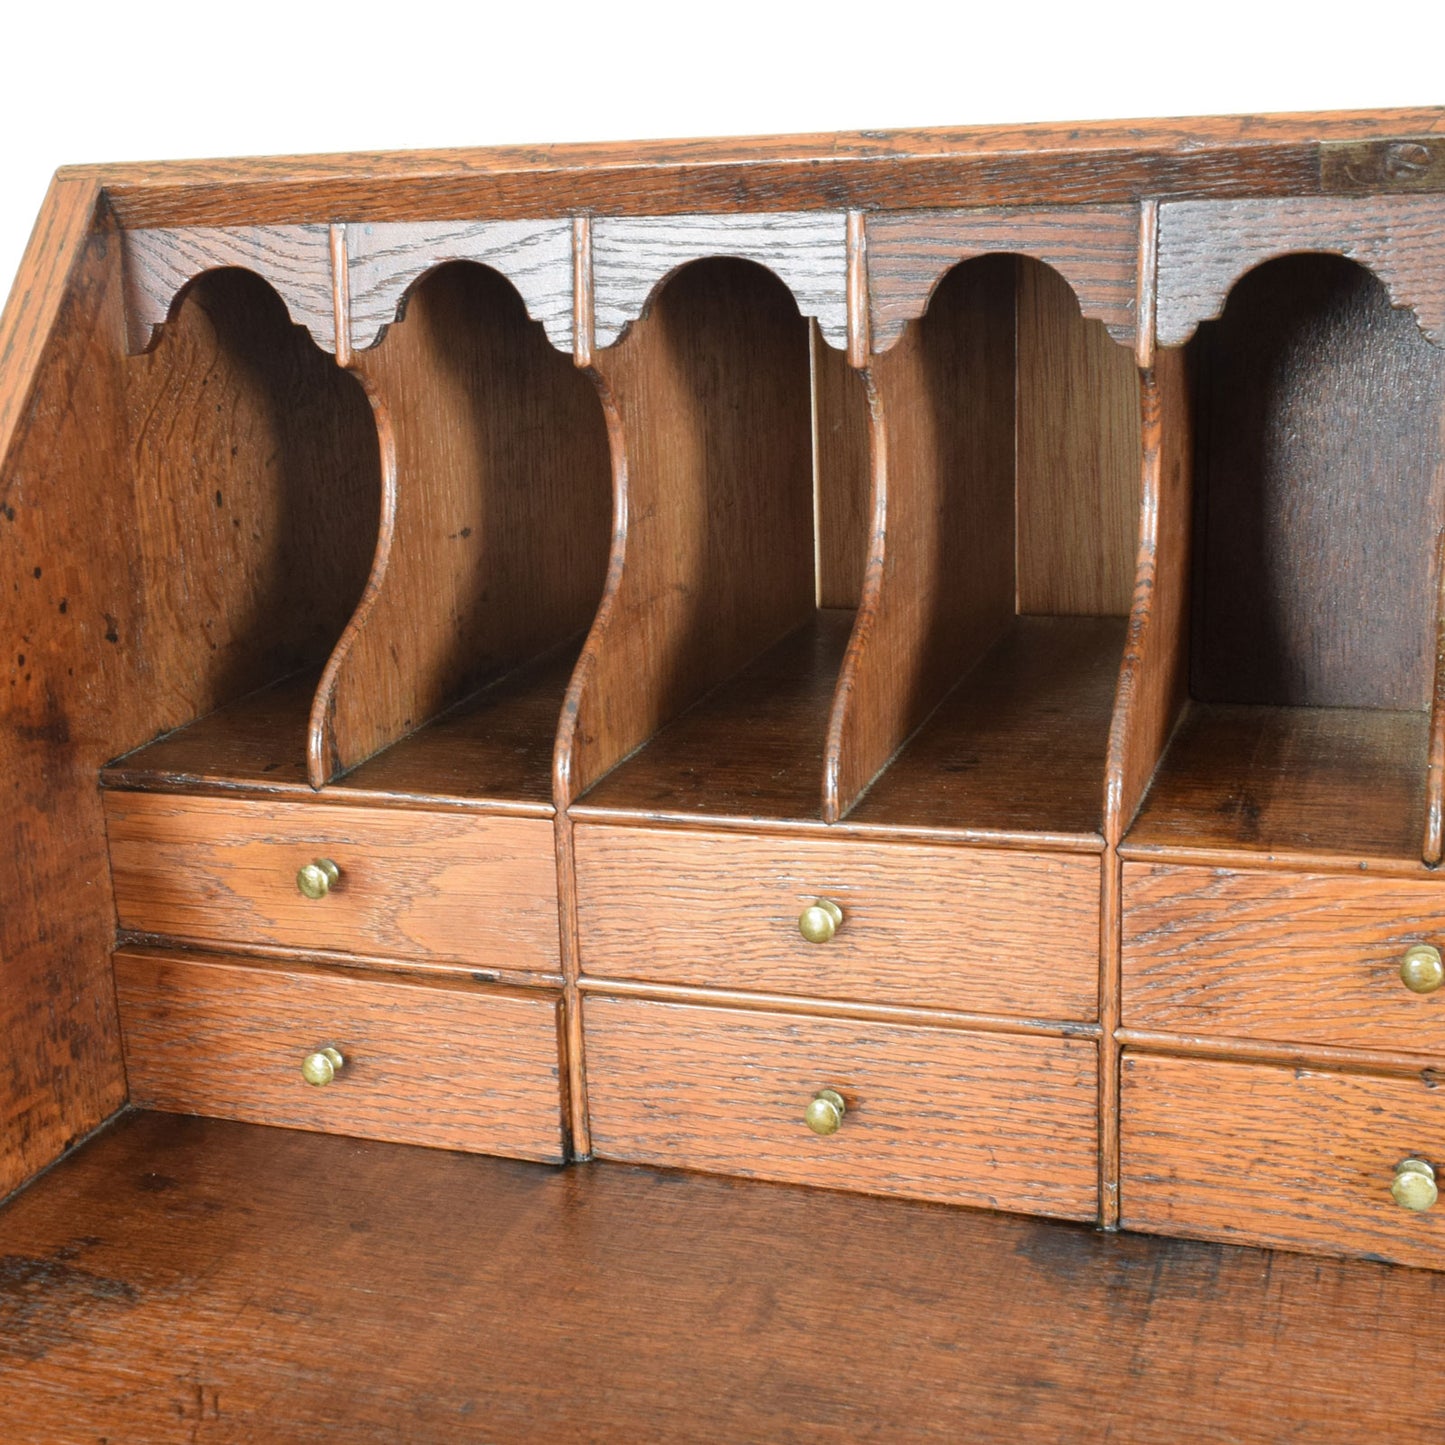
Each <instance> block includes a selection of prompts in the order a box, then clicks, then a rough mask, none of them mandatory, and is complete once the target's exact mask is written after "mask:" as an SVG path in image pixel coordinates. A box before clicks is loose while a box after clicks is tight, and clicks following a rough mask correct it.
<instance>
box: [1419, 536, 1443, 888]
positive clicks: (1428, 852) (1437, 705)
mask: <svg viewBox="0 0 1445 1445" xmlns="http://www.w3.org/2000/svg"><path fill="white" fill-rule="evenodd" d="M1435 589H1436V597H1435V685H1434V687H1433V688H1432V690H1431V694H1430V751H1429V755H1428V761H1427V764H1426V771H1425V841H1424V844H1423V846H1422V847H1421V850H1420V853H1421V857H1422V859H1423V860H1424V862H1425V864H1426V866H1427V867H1430V868H1433V867H1435V866H1436V865H1437V864H1439V862H1440V860H1441V858H1442V857H1445V527H1442V528H1441V529H1440V534H1439V537H1438V539H1437V541H1436V545H1435Z"/></svg>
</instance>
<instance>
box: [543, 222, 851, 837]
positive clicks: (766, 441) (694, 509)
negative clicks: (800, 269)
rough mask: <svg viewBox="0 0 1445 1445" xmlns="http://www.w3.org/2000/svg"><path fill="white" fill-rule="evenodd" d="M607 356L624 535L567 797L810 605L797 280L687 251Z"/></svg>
mask: <svg viewBox="0 0 1445 1445" xmlns="http://www.w3.org/2000/svg"><path fill="white" fill-rule="evenodd" d="M594 229H595V228H594ZM840 234H841V232H840ZM594 250H595V239H594ZM595 261H596V258H595V255H594V265H595ZM595 365H596V368H597V371H598V373H599V378H600V382H601V386H602V390H603V396H604V402H605V405H606V406H607V408H608V411H609V428H610V431H611V435H612V445H613V457H614V463H615V465H616V466H617V468H618V470H619V485H620V486H621V487H622V488H623V490H622V491H621V492H620V494H619V500H618V513H617V516H618V526H619V532H620V535H619V536H618V537H617V539H616V542H615V546H614V552H613V558H612V570H611V573H610V575H609V578H608V584H607V591H606V595H605V597H604V600H603V602H602V605H601V608H600V610H599V612H598V616H597V621H596V624H595V625H594V627H593V630H592V633H591V635H590V637H589V638H588V641H587V645H586V647H585V648H584V650H583V654H582V658H581V661H580V662H579V664H578V668H577V672H576V674H575V675H574V678H573V682H572V688H571V692H570V693H569V696H568V701H567V706H566V710H565V712H564V715H563V721H562V728H561V731H560V734H559V738H558V749H557V799H558V803H559V805H560V806H565V805H566V804H567V803H569V802H571V801H572V800H573V799H574V798H576V797H578V796H580V795H581V794H582V793H584V792H586V791H587V789H588V788H589V787H591V785H592V784H593V783H595V782H596V781H597V780H598V779H599V778H601V777H602V776H603V775H604V774H605V773H607V772H608V771H609V770H610V769H611V768H613V767H614V766H615V765H616V764H617V763H618V762H619V761H620V760H621V759H622V758H624V757H626V756H627V755H628V754H629V753H631V752H632V751H633V750H634V749H636V748H637V747H639V746H640V745H641V744H642V743H644V742H645V741H646V740H647V739H648V738H649V737H651V736H652V734H653V733H654V732H656V731H657V729H658V728H659V727H660V726H661V725H662V724H664V723H665V722H667V721H668V720H669V719H671V718H673V717H675V716H676V715H677V714H678V713H679V712H681V711H682V710H683V709H685V708H686V707H688V706H689V705H690V704H691V703H693V702H695V701H696V700H697V699H698V697H699V696H701V695H702V694H703V693H705V692H706V691H708V689H709V688H712V687H714V686H716V685H717V684H718V683H720V682H722V681H724V680H725V679H726V678H729V677H731V676H732V675H733V674H735V673H737V672H738V671H739V669H741V668H743V667H744V666H746V664H748V663H749V662H751V661H753V660H754V659H755V658H757V657H758V656H759V655H760V654H761V653H763V652H764V651H765V650H766V649H767V648H768V647H769V646H770V645H771V644H773V643H774V642H777V641H778V640H779V639H781V638H783V637H785V636H786V635H787V634H788V633H790V632H792V631H794V630H795V629H797V628H798V627H800V626H801V625H802V624H803V623H804V622H806V621H807V619H808V618H809V617H810V615H811V614H812V610H813V604H814V592H815V581H814V559H813V516H812V512H813V505H812V492H813V487H812V415H811V413H812V407H811V401H810V390H811V388H810V381H809V368H808V327H807V324H806V323H805V322H804V321H803V319H802V318H801V317H800V316H799V315H798V311H797V307H796V305H795V304H794V302H793V299H792V297H791V295H790V294H789V292H788V291H787V290H786V288H785V287H784V286H783V285H782V283H781V282H780V281H778V280H777V279H776V278H775V277H773V276H771V275H770V274H769V273H767V272H765V271H763V270H762V269H761V268H759V267H757V266H754V265H752V264H750V263H747V262H741V261H735V260H714V261H703V262H698V263H696V264H694V265H691V266H686V267H684V268H683V270H681V271H680V272H678V273H677V274H676V275H675V276H674V277H673V279H672V280H671V281H670V282H669V283H668V284H667V285H666V286H664V287H663V288H662V290H661V291H660V292H658V293H657V295H656V296H655V298H654V300H653V303H652V308H651V310H650V312H649V313H648V315H647V316H646V317H644V318H643V320H641V321H640V322H638V323H637V324H636V325H634V326H633V327H632V328H631V329H630V331H629V332H628V335H627V336H626V337H625V338H624V339H623V341H621V342H620V343H618V344H617V345H616V346H613V347H609V348H608V349H606V350H605V351H599V352H598V353H597V356H596V360H595ZM821 733H822V729H821V727H820V729H819V745H820V746H821ZM805 745H806V744H805ZM713 756H714V755H713V754H700V755H698V757H697V758H695V759H694V763H696V764H700V763H702V762H703V761H704V760H705V759H706V761H709V762H710V761H712V758H713ZM820 785H821V767H820V768H819V771H818V776H817V778H815V780H814V785H813V791H814V793H815V795H816V794H817V793H818V792H819V791H820V790H821V787H820ZM816 807H817V804H816V802H815V803H813V804H812V805H811V806H810V807H809V809H808V811H809V812H810V813H811V812H813V811H814V810H815V809H816Z"/></svg>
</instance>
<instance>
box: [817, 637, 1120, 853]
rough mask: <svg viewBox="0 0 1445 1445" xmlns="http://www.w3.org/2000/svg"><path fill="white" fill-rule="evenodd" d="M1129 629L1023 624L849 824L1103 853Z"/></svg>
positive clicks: (947, 703)
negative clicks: (1023, 838) (1112, 740)
mask: <svg viewBox="0 0 1445 1445" xmlns="http://www.w3.org/2000/svg"><path fill="white" fill-rule="evenodd" d="M1127 625H1128V624H1127V622H1126V620H1125V619H1124V618H1122V617H1020V618H1017V619H1016V620H1015V621H1014V622H1013V623H1011V624H1010V626H1009V628H1008V630H1007V632H1006V633H1005V634H1004V636H1003V637H1002V638H1001V639H1000V640H999V641H998V642H997V643H996V644H995V645H994V647H993V648H992V649H991V650H990V651H989V653H988V654H987V655H986V656H985V657H984V659H983V661H982V662H980V663H979V665H978V666H977V667H976V668H974V669H973V670H972V671H971V672H970V673H969V674H968V675H967V676H966V677H965V678H964V679H963V680H962V681H961V682H960V683H959V684H958V685H957V686H956V687H955V688H954V689H953V691H952V692H950V693H949V694H948V696H947V697H946V698H944V700H943V702H942V703H941V704H940V705H939V707H938V708H937V709H936V710H935V712H934V713H933V715H932V716H931V717H929V718H928V719H927V721H926V722H925V723H924V724H923V726H922V727H921V728H919V730H918V731H917V732H916V733H915V734H914V735H913V737H912V738H910V739H909V740H908V742H907V743H906V744H904V746H903V749H902V750H901V751H900V752H899V754H898V755H897V757H896V758H895V759H894V760H893V762H892V763H891V764H890V765H889V767H888V768H887V769H886V770H885V771H884V772H883V773H882V774H881V775H880V776H879V777H878V779H877V780H876V781H875V782H874V783H873V785H872V787H871V788H870V789H869V790H868V791H867V792H866V793H865V794H864V795H863V797H862V800H861V801H860V802H859V803H858V805H857V807H855V808H854V809H853V811H852V812H851V813H850V814H849V815H848V817H847V819H846V821H847V822H848V823H849V824H853V825H857V826H860V827H862V826H868V827H878V828H911V829H917V828H920V827H923V828H929V829H935V830H937V831H938V832H940V833H946V834H957V835H959V836H963V837H968V838H977V837H980V836H984V835H987V834H998V835H1000V836H1007V837H1018V836H1019V835H1021V834H1029V833H1038V834H1047V835H1051V836H1052V837H1055V838H1060V839H1063V840H1066V841H1071V842H1073V843H1076V844H1077V845H1078V846H1080V847H1087V848H1101V847H1102V846H1103V839H1102V836H1101V835H1100V832H1099V830H1100V827H1101V820H1102V815H1103V807H1104V759H1105V752H1106V750H1107V747H1108V741H1109V720H1110V716H1111V713H1112V710H1113V706H1114V690H1115V687H1116V686H1117V684H1118V679H1119V660H1120V657H1121V655H1122V653H1123V649H1124V633H1125V629H1126V627H1127Z"/></svg>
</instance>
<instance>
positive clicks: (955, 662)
mask: <svg viewBox="0 0 1445 1445" xmlns="http://www.w3.org/2000/svg"><path fill="white" fill-rule="evenodd" d="M1014 273H1015V262H1014V261H1013V259H1012V258H1009V257H982V258H979V259H977V260H975V261H973V262H970V263H968V264H967V265H965V266H962V267H960V268H958V269H957V270H955V271H954V272H952V273H951V274H950V276H949V277H948V279H947V280H946V281H945V282H944V283H943V284H942V285H941V286H940V287H939V288H938V291H937V292H936V294H935V295H934V297H933V300H932V303H931V304H930V306H929V309H928V313H927V315H925V316H924V317H923V319H922V320H921V321H919V322H918V323H916V324H915V325H914V326H913V327H911V328H910V329H909V332H908V334H907V335H906V336H905V337H904V339H903V340H902V341H900V342H899V344H898V345H897V346H895V347H893V349H892V350H891V351H889V352H887V353H885V354H884V355H883V356H880V357H878V358H876V359H875V360H874V363H873V366H872V368H871V380H872V387H873V396H872V398H871V406H872V412H873V416H872V425H873V428H874V438H873V469H874V501H873V507H874V518H873V535H872V538H871V542H870V552H869V558H868V567H867V571H866V573H865V576H864V586H863V597H862V602H861V604H860V607H859V617H858V625H857V628H856V630H855V632H854V636H853V641H852V645H851V646H850V648H849V652H848V656H847V658H846V660H845V662H844V665H843V671H842V675H841V678H840V681H839V685H838V696H837V700H836V702H835V704H834V708H833V714H832V717H831V719H830V722H829V728H828V763H827V766H828V776H827V782H826V785H825V788H826V804H825V817H826V818H827V820H828V821H829V822H833V821H836V819H837V818H838V817H840V816H842V815H844V814H846V813H847V812H848V810H849V809H850V808H851V807H852V806H853V804H854V803H855V802H856V801H857V799H858V797H859V795H860V794H861V793H862V792H863V790H864V789H865V788H866V787H867V786H868V784H869V783H870V782H872V781H873V779H874V778H875V777H876V776H877V774H878V772H879V770H880V769H881V768H882V767H883V766H884V764H886V763H887V761H888V760H889V758H891V757H892V756H893V754H894V753H895V752H896V751H897V749H898V747H899V745H900V744H901V743H902V742H903V740H904V739H905V738H906V737H907V736H908V735H909V734H910V733H911V732H912V731H913V730H914V728H916V727H917V726H918V724H919V723H920V722H922V721H923V719H924V718H925V717H926V716H927V715H928V714H929V712H931V711H932V710H933V708H934V707H935V706H936V705H937V704H938V702H939V700H940V699H941V698H942V697H943V695H944V694H945V693H946V692H947V691H948V689H949V688H950V687H951V686H952V685H953V683H954V682H955V681H956V680H957V679H958V677H959V676H960V675H961V674H962V673H963V672H965V671H966V670H967V669H968V668H969V667H971V666H972V665H973V664H974V663H975V662H977V661H978V659H979V658H980V657H982V655H983V654H984V652H986V651H987V649H988V647H989V645H990V644H991V643H992V642H993V641H994V640H995V639H996V638H997V636H998V635H999V633H1000V632H1001V631H1002V630H1003V628H1004V626H1005V624H1006V623H1007V621H1008V619H1009V618H1010V617H1011V616H1012V615H1013V611H1014V595H1015V572H1014V519H1013V505H1014V446H1015V410H1014V399H1015V398H1014V393H1015V360H1014V357H1015V352H1014V331H1015V306H1014ZM965 404H966V407H967V410H966V412H965V411H964V405H965ZM965 415H966V416H967V419H968V420H967V423H965V422H964V420H963V418H964V417H965Z"/></svg>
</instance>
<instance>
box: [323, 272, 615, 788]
mask: <svg viewBox="0 0 1445 1445" xmlns="http://www.w3.org/2000/svg"><path fill="white" fill-rule="evenodd" d="M353 364H354V366H355V368H356V370H357V372H358V373H359V374H360V375H361V376H362V377H363V378H364V380H365V382H366V387H367V391H368V393H369V394H370V395H371V396H372V397H373V398H374V399H375V402H376V404H377V405H378V406H379V407H380V408H382V409H384V410H385V412H386V414H387V416H388V417H389V425H390V430H391V435H392V439H393V443H394V446H395V468H396V471H395V482H394V486H395V494H394V498H393V499H392V507H391V510H390V518H389V520H390V522H391V526H392V533H391V536H390V538H389V540H388V543H387V548H388V550H387V553H386V557H385V562H384V564H383V565H382V566H381V567H380V568H379V570H378V580H377V583H376V585H375V586H374V587H373V588H372V589H371V590H370V591H369V592H368V595H367V599H366V601H365V603H364V604H363V606H362V607H361V609H360V610H359V611H358V613H357V615H356V617H355V619H354V621H353V623H352V625H351V628H350V629H349V631H348V634H347V637H346V639H345V641H344V643H343V645H342V647H341V649H340V650H339V652H338V656H337V660H336V663H335V664H334V666H333V668H332V669H331V670H330V671H329V672H328V675H327V677H326V679H325V680H324V682H323V689H322V692H323V696H322V698H321V699H320V700H319V701H318V713H319V714H321V716H322V719H323V727H324V733H325V737H324V739H323V741H322V742H321V744H320V746H319V753H320V758H321V763H322V767H321V772H322V774H323V778H329V777H332V776H335V775H336V774H337V773H341V772H345V771H347V770H348V769H350V768H352V767H354V766H356V765H357V764H358V763H361V762H363V761H364V760H365V759H367V758H369V757H371V756H372V755H373V754H375V753H377V752H379V751H380V750H381V749H382V748H384V747H386V746H388V745H389V744H391V743H394V742H396V741H397V740H398V739H399V738H402V737H404V736H406V734H407V733H409V732H411V731H413V730H414V729H415V728H418V727H420V726H421V725H422V724H423V723H425V722H427V721H429V720H430V719H431V718H432V717H434V716H435V715H436V714H437V713H439V712H442V711H444V710H445V709H446V708H447V707H449V706H451V705H452V704H453V703H455V702H457V701H459V700H460V699H461V698H463V697H465V696H466V695H467V694H468V693H471V692H473V691H474V690H475V689H476V688H477V687H478V686H479V685H481V684H483V683H485V682H486V681H488V680H490V679H492V678H495V677H496V676H497V675H499V674H500V673H503V672H506V671H509V670H510V669H512V668H514V667H516V666H518V665H519V664H521V663H523V662H526V661H529V660H530V659H531V658H533V657H535V656H536V655H537V654H539V653H542V652H545V651H548V650H550V649H551V648H553V647H556V646H558V645H559V644H560V643H562V642H564V641H566V640H567V639H569V638H572V637H575V636H580V634H581V633H582V632H583V631H584V630H585V629H586V628H587V626H588V625H589V624H590V622H591V620H592V615H593V611H594V609H595V607H596V605H597V599H598V597H599V596H600V594H601V591H602V582H603V575H604V572H605V570H606V566H607V555H608V537H609V534H610V530H611V507H612V492H611V485H610V475H611V473H610V464H609V461H608V453H607V435H606V429H605V426H604V423H603V418H602V414H601V411H600V409H599V407H598V404H597V398H596V395H595V393H594V392H593V389H592V387H591V386H590V385H589V384H588V381H587V379H586V377H584V376H582V375H579V374H578V372H577V370H576V369H575V368H574V367H573V366H572V365H571V364H570V363H569V361H568V360H567V358H566V357H565V356H563V355H562V354H560V353H559V352H557V351H556V350H555V349H554V348H553V347H552V346H550V345H549V344H548V342H547V340H546V338H545V336H544V335H543V334H542V329H541V328H540V327H539V326H537V325H536V323H534V322H532V321H529V320H528V318H527V315H526V312H525V310H524V309H523V306H522V302H521V299H520V298H519V297H518V295H517V293H516V292H515V291H514V290H513V289H512V286H511V284H510V283H509V282H508V281H506V280H505V279H504V278H502V277H501V276H500V275H498V274H497V273H495V272H492V271H488V270H486V269H483V268H480V267H475V266H470V265H466V264H461V263H458V264H454V265H451V266H448V267H445V268H444V269H442V270H439V271H436V272H434V273H432V274H431V275H430V276H429V277H428V278H427V279H426V280H425V281H423V282H422V284H421V285H420V286H419V287H418V288H417V289H416V291H415V293H414V294H413V295H412V297H411V299H410V302H409V305H408V307H407V316H406V319H405V320H404V321H402V322H399V323H398V324H397V325H395V326H393V327H392V328H391V329H390V331H389V332H388V333H387V337H386V340H385V341H384V342H383V343H382V344H381V345H380V346H377V347H375V348H373V349H372V350H370V351H362V352H358V353H357V354H356V356H355V358H354V361H353ZM328 690H329V696H328V695H326V694H327V692H328ZM322 780H323V779H322V778H316V777H313V781H314V782H319V781H322Z"/></svg>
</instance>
